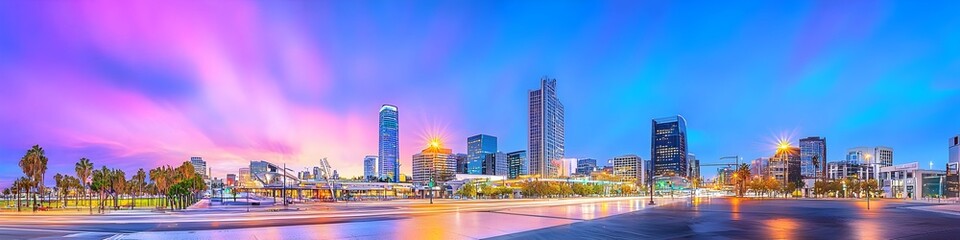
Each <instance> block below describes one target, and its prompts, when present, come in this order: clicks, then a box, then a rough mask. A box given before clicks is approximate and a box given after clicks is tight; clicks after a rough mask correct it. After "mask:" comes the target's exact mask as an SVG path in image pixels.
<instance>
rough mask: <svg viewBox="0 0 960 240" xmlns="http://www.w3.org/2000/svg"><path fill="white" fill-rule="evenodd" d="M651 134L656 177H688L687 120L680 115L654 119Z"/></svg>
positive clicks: (651, 152)
mask: <svg viewBox="0 0 960 240" xmlns="http://www.w3.org/2000/svg"><path fill="white" fill-rule="evenodd" d="M651 133H652V134H651V136H652V139H651V141H650V143H651V147H650V156H651V157H652V160H653V173H654V175H655V176H679V177H687V173H688V169H687V167H688V165H687V120H686V119H684V118H683V116H680V115H677V116H675V117H666V118H658V119H653V125H652V130H651Z"/></svg>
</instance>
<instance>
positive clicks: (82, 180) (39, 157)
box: [3, 145, 207, 214]
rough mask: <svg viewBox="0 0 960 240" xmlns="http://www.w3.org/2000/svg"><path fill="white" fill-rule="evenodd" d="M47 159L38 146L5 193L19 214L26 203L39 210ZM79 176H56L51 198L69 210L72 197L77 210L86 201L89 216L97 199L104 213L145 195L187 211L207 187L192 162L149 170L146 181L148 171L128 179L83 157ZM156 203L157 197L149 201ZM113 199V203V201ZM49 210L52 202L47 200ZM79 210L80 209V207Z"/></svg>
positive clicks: (133, 204) (132, 203) (132, 204)
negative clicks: (11, 199)
mask: <svg viewBox="0 0 960 240" xmlns="http://www.w3.org/2000/svg"><path fill="white" fill-rule="evenodd" d="M47 161H48V159H47V157H46V156H45V151H44V150H43V148H41V147H40V146H39V145H34V146H33V147H32V148H31V149H30V150H27V153H26V154H25V155H24V157H23V158H21V159H20V163H19V165H20V168H21V170H23V173H24V176H23V177H20V178H18V179H17V180H15V181H14V182H13V184H12V186H10V187H9V188H6V189H4V190H3V194H4V195H7V196H10V195H13V196H15V198H16V202H17V211H21V206H22V204H21V201H22V200H26V201H27V202H28V203H29V204H30V206H31V208H32V209H33V211H37V210H38V208H40V206H41V205H42V203H43V199H44V196H43V195H44V193H46V192H47V191H45V189H44V184H43V179H44V174H46V171H47ZM74 170H75V173H76V176H71V175H67V174H60V173H57V174H56V175H54V177H53V179H54V181H55V182H56V183H55V186H56V187H55V188H54V189H53V190H54V191H52V194H53V195H55V196H48V197H49V198H50V199H52V198H53V197H56V198H57V199H58V201H61V202H62V204H60V206H61V207H67V205H68V203H69V202H68V199H69V198H70V197H71V196H72V197H73V199H74V200H75V201H76V205H75V206H76V207H79V204H80V203H81V197H82V198H83V199H84V200H86V201H87V204H86V205H88V206H89V210H90V214H93V205H94V199H93V198H94V197H95V198H96V199H95V200H96V203H97V212H98V213H103V212H105V210H106V209H107V207H108V206H110V207H112V208H113V209H117V210H119V209H121V208H122V207H129V208H130V209H133V208H134V207H136V203H137V201H136V200H137V199H142V197H143V196H145V195H149V196H158V197H160V198H161V200H157V202H155V203H153V204H151V205H156V206H161V207H162V208H163V209H165V208H168V207H169V209H170V210H175V209H185V208H186V207H188V206H189V205H190V204H192V203H193V202H196V201H197V199H198V197H199V196H200V194H201V193H202V192H203V191H204V190H206V188H207V186H206V184H205V183H204V181H203V179H202V178H201V176H199V175H198V174H196V172H195V169H194V166H193V164H191V163H190V162H189V161H187V162H184V163H183V164H181V165H180V166H178V167H176V168H173V167H170V166H169V165H167V166H160V167H157V168H155V169H151V170H150V171H149V180H150V181H149V182H148V181H147V178H148V176H147V171H144V170H143V169H142V168H141V169H139V170H138V171H137V172H136V173H135V174H133V175H132V176H130V178H129V179H127V177H126V173H125V172H124V171H123V170H121V169H110V168H107V167H106V166H101V168H100V169H95V168H94V165H93V163H92V162H91V161H90V159H87V158H81V159H80V161H78V162H77V163H76V164H75V165H74ZM124 196H127V197H129V200H130V201H129V202H130V204H128V205H123V206H121V205H120V203H121V201H122V200H123V198H124ZM149 199H150V200H148V201H153V200H154V198H153V197H151V198H149ZM111 200H112V201H111ZM46 204H47V207H49V206H50V204H51V201H47V203H46ZM78 209H79V208H78Z"/></svg>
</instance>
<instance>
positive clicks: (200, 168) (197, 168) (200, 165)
mask: <svg viewBox="0 0 960 240" xmlns="http://www.w3.org/2000/svg"><path fill="white" fill-rule="evenodd" d="M190 164H193V169H194V172H196V173H197V175H200V177H202V178H203V179H208V178H209V176H207V161H204V160H203V158H201V157H190Z"/></svg>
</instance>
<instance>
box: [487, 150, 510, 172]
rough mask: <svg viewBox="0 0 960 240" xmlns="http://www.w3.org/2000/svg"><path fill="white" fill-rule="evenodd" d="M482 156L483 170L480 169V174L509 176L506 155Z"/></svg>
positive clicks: (497, 153) (491, 154) (498, 153)
mask: <svg viewBox="0 0 960 240" xmlns="http://www.w3.org/2000/svg"><path fill="white" fill-rule="evenodd" d="M484 156H485V158H484V159H483V168H482V169H481V174H483V175H497V176H507V175H510V166H509V165H508V163H507V154H506V153H503V152H495V153H489V154H484Z"/></svg>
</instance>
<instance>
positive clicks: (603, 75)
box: [0, 1, 960, 187]
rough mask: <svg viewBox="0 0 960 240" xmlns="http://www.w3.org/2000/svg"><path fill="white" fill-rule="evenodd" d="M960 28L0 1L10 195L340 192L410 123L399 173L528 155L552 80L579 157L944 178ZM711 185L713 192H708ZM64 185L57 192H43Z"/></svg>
mask: <svg viewBox="0 0 960 240" xmlns="http://www.w3.org/2000/svg"><path fill="white" fill-rule="evenodd" d="M958 12H960V6H958V4H957V3H956V2H951V1H944V2H936V1H922V2H921V1H842V2H837V1H782V2H781V1H762V2H757V1H742V2H741V1H683V2H676V1H603V2H597V1H437V2H434V1H262V2H257V1H228V2H224V1H169V2H167V1H165V2H162V3H161V2H155V1H124V2H116V1H2V2H0V82H2V85H3V86H2V87H0V163H2V164H4V165H5V167H0V186H2V187H5V186H9V183H10V182H12V180H13V179H14V178H16V177H19V176H21V175H22V172H21V171H20V169H19V167H17V161H19V159H20V158H21V157H23V155H24V154H25V152H26V150H27V149H29V148H30V147H31V146H33V145H35V144H39V145H41V146H42V147H43V148H44V149H45V150H46V154H47V156H48V157H49V159H50V162H49V170H48V172H49V173H50V174H48V175H47V176H48V182H52V180H49V179H52V178H49V176H52V175H53V173H58V172H59V173H70V174H74V171H73V165H74V163H76V162H77V160H78V159H80V158H81V157H87V158H90V159H91V160H92V161H93V163H94V165H95V167H96V168H100V167H101V166H104V165H105V166H107V167H110V168H120V169H124V170H125V171H127V172H133V171H135V170H136V169H137V168H145V169H150V168H155V167H157V166H160V165H178V164H180V163H181V162H183V161H188V160H189V158H190V157H191V156H201V157H203V158H204V159H205V160H206V161H207V163H208V165H209V166H210V167H212V171H213V174H214V175H215V176H219V177H223V176H224V175H226V174H227V173H235V172H236V171H237V170H238V169H239V168H241V167H245V166H247V165H248V164H249V161H250V160H267V161H271V162H275V163H286V164H287V165H288V166H289V167H291V168H292V169H303V168H304V167H312V166H314V165H317V164H318V162H319V159H321V158H327V159H328V160H329V161H330V163H331V165H332V166H333V167H334V168H335V169H337V170H339V172H341V175H344V176H355V175H360V174H362V161H363V157H364V156H365V155H371V154H372V155H375V154H376V153H377V126H378V125H377V118H378V113H377V111H378V110H379V108H380V106H381V104H387V103H389V104H393V105H396V106H398V107H399V112H400V114H399V115H400V120H399V121H400V145H401V148H400V156H401V164H402V167H401V172H402V173H405V174H410V171H411V170H410V161H411V158H412V157H411V156H412V155H413V154H415V153H417V152H419V151H420V150H421V149H423V147H424V146H425V145H426V139H427V137H429V136H434V135H439V136H441V137H442V138H443V139H444V141H445V145H446V146H447V147H450V148H452V149H453V150H454V151H456V152H465V150H466V138H467V137H468V136H470V135H474V134H479V133H484V134H489V135H494V136H497V137H498V138H499V148H500V150H501V151H504V152H508V151H515V150H524V149H525V148H526V145H527V144H526V141H527V137H526V131H527V125H526V121H527V116H528V112H527V111H528V109H527V108H528V105H527V104H528V103H527V94H528V91H529V90H531V89H535V88H537V87H538V86H539V79H540V78H541V77H543V76H549V77H550V78H555V79H557V88H558V95H559V97H560V99H561V102H562V103H563V104H564V105H565V107H566V109H565V110H566V115H565V121H566V122H565V124H566V129H565V132H566V136H565V139H566V143H565V151H566V156H567V157H574V158H595V159H600V162H601V163H603V162H605V160H606V159H610V158H612V157H614V156H618V155H624V154H637V155H639V156H641V157H642V158H644V159H649V158H650V119H652V118H658V117H665V116H672V115H678V114H679V115H683V116H684V117H685V118H686V119H687V122H688V123H687V130H688V132H689V139H688V140H689V150H690V152H691V153H694V154H696V155H697V157H698V158H699V159H701V161H702V163H703V164H709V163H718V162H720V160H719V158H720V157H723V156H730V155H739V156H741V157H743V158H744V159H745V160H749V159H754V158H757V157H769V156H770V155H772V153H773V149H774V142H775V141H776V139H777V138H783V137H786V138H790V139H792V140H793V144H794V145H796V144H797V142H796V141H797V139H799V138H802V137H807V136H821V137H825V138H827V148H828V160H830V161H833V160H840V159H843V158H844V154H845V153H844V152H845V149H847V148H852V147H856V146H878V145H882V146H889V147H892V148H893V149H894V162H895V164H901V163H908V162H920V165H921V166H923V167H928V163H929V162H931V161H932V162H933V163H934V164H935V168H941V169H942V167H941V166H942V165H943V164H945V163H946V160H947V147H948V146H947V139H948V138H950V137H951V136H954V135H957V134H960V111H958V109H960V108H958V107H957V104H958V103H960V31H958V30H957V29H960V14H956V13H958ZM715 174H716V172H715V170H714V169H712V168H706V167H705V168H704V169H703V175H705V176H708V177H709V176H713V175H715ZM51 184H52V183H51Z"/></svg>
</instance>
